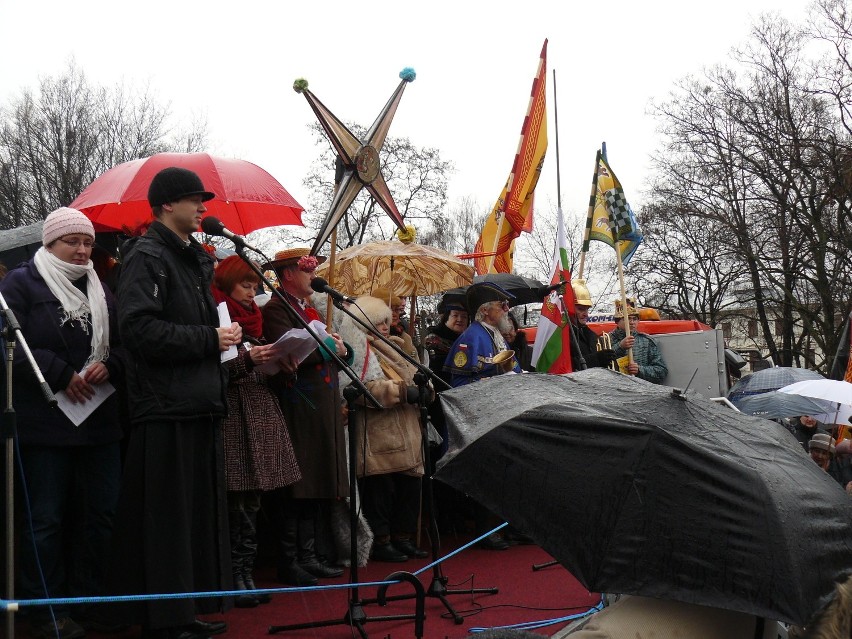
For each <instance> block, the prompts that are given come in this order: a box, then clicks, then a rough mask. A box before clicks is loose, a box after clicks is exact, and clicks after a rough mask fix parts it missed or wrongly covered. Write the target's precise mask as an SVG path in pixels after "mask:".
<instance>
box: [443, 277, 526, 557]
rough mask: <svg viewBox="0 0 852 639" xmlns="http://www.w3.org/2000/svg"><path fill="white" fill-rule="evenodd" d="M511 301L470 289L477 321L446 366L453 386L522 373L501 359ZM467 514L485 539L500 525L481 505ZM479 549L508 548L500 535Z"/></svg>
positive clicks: (487, 286) (485, 288)
mask: <svg viewBox="0 0 852 639" xmlns="http://www.w3.org/2000/svg"><path fill="white" fill-rule="evenodd" d="M512 298H513V296H512V294H511V293H508V292H507V291H505V290H504V289H503V288H502V287H500V286H498V285H497V284H493V283H491V282H479V283H477V284H472V285H471V286H469V287H468V289H467V293H466V294H465V304H466V306H467V310H468V313H469V315H471V316H473V318H474V320H473V322H471V324H470V326H469V327H468V328H467V329H466V330H465V331H464V332H463V333H462V334H461V335H459V337H458V339H457V340H456V341H455V343H454V344H453V347H452V348H451V349H450V352H449V354H448V355H447V359H446V361H445V362H444V371H446V372H448V373H449V374H450V385H452V386H453V387H456V386H464V385H465V384H470V383H471V382H475V381H478V380H480V379H484V378H486V377H494V376H495V375H500V374H502V373H506V372H508V371H509V370H511V371H514V372H515V373H520V372H521V366H520V364H519V363H518V360H517V358H516V357H515V356H514V355H513V356H512V357H511V358H510V359H506V360H505V361H502V362H501V361H500V358H499V357H498V355H499V353H502V352H504V351H507V350H509V348H508V346H507V344H506V339H505V338H504V337H503V335H502V333H503V332H507V331H508V330H509V329H511V328H512V322H511V321H510V320H509V318H508V314H509V300H510V299H512ZM495 359H496V360H497V361H495ZM468 512H469V513H470V514H471V515H472V517H473V520H474V527H475V531H476V534H477V535H484V534H485V533H486V532H488V531H489V530H490V529H491V528H493V527H494V526H495V524H496V523H497V519H496V517H495V516H494V515H493V514H492V513H490V512H489V511H488V510H487V509H486V508H485V507H484V506H482V505H481V504H478V503H475V502H474V503H472V504H471V505H470V506H469V508H468ZM479 547H480V548H485V549H487V550H506V549H507V548H508V547H509V544H508V542H507V541H506V540H505V539H504V538H503V536H502V535H501V534H500V533H499V532H492V533H491V534H489V535H488V536H487V537H485V538H484V539H483V540H482V541H480V542H479Z"/></svg>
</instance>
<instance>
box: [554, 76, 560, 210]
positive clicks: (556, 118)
mask: <svg viewBox="0 0 852 639" xmlns="http://www.w3.org/2000/svg"><path fill="white" fill-rule="evenodd" d="M553 129H554V132H555V133H556V208H558V209H559V210H560V211H562V180H561V179H560V175H559V106H558V105H557V104H556V69H553Z"/></svg>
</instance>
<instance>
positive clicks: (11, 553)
mask: <svg viewBox="0 0 852 639" xmlns="http://www.w3.org/2000/svg"><path fill="white" fill-rule="evenodd" d="M0 314H2V316H3V317H4V318H5V322H4V324H3V329H2V331H0V338H2V340H3V341H5V342H6V408H5V409H4V411H3V418H2V420H0V433H2V437H3V440H4V449H5V453H6V454H5V456H4V464H5V466H4V467H5V473H4V476H5V492H4V497H5V500H6V501H5V503H6V512H5V515H6V526H5V530H4V534H5V542H6V543H5V549H4V556H3V558H4V560H5V561H6V570H5V586H6V587H5V589H4V593H5V597H6V600H7V601H11V600H12V599H14V596H15V542H14V540H15V524H14V521H15V517H14V515H15V501H14V500H15V490H14V487H15V474H14V466H15V438H16V437H17V435H18V432H17V416H16V414H15V409H14V407H13V405H12V364H13V363H14V359H15V341H16V340H17V341H19V342H20V344H21V349H22V350H23V351H24V354H25V355H26V356H27V360H28V361H29V363H30V367H31V368H32V370H33V373H35V376H36V379H37V380H38V382H39V384H40V385H41V392H42V394H43V395H44V399H45V401H46V402H47V403H48V404H49V405H50V406H56V397H54V395H53V391H51V390H50V386H49V385H48V384H47V382H46V381H45V380H44V376H43V375H42V374H41V369H39V367H38V364H36V361H35V358H34V357H33V354H32V351H30V347H29V345H28V344H27V341H26V340H25V339H24V336H23V334H22V333H21V325H20V324H18V320H17V318H16V317H15V314H14V313H13V312H12V309H11V308H9V306H8V304H6V299H5V298H4V297H3V295H2V294H0ZM15 610H17V606H16V605H10V606H9V607H8V609H7V611H6V634H5V636H6V637H9V638H10V639H11V638H12V637H14V636H15Z"/></svg>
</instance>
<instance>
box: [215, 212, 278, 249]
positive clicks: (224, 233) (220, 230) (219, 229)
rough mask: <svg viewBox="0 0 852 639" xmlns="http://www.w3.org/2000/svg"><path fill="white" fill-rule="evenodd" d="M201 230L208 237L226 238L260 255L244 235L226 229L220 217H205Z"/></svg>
mask: <svg viewBox="0 0 852 639" xmlns="http://www.w3.org/2000/svg"><path fill="white" fill-rule="evenodd" d="M201 230H202V231H204V232H205V233H207V235H216V236H218V237H226V238H228V239H229V240H231V241H232V242H233V243H234V244H236V245H237V246H241V247H242V248H247V249H249V250H250V251H254V252H255V253H260V251H258V250H257V249H256V248H254V247H253V246H252V245H251V244H249V243H248V242H246V240H245V238H244V237H243V236H242V235H237V234H236V233H234V232H233V231H229V230H228V229H227V228H225V225H224V224H222V222H221V220H220V219H219V218H218V217H212V216H211V217H205V218H204V219H203V220H201ZM261 255H263V253H261Z"/></svg>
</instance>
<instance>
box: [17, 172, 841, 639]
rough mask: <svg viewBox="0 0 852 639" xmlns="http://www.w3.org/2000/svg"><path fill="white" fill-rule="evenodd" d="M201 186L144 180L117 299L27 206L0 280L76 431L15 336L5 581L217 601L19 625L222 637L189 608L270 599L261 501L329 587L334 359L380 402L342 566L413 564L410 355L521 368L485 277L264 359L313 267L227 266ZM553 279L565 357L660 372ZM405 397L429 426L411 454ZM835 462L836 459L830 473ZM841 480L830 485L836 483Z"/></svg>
mask: <svg viewBox="0 0 852 639" xmlns="http://www.w3.org/2000/svg"><path fill="white" fill-rule="evenodd" d="M212 197H213V193H211V192H209V191H207V190H206V189H205V187H204V184H203V183H202V181H201V179H200V178H199V177H198V176H197V175H196V174H195V173H193V172H191V171H188V170H186V169H182V168H177V167H172V168H168V169H165V170H163V171H161V172H159V173H158V174H157V175H156V176H154V177H153V179H152V182H151V184H150V189H149V193H148V200H149V203H150V205H151V209H152V215H153V222H152V223H151V224H150V225H149V226H148V227H147V230H146V231H145V232H144V234H141V235H139V236H137V237H133V238H131V239H130V240H128V241H127V242H126V243H125V245H124V246H123V247H122V259H121V264H120V273H119V272H118V271H115V270H114V271H113V272H112V273H111V276H112V279H113V280H114V281H117V291H116V294H115V295H113V292H112V291H111V289H110V287H109V286H107V285H105V284H103V283H102V281H101V278H99V277H98V274H97V272H96V270H95V267H94V261H93V260H92V252H93V250H94V249H95V246H94V241H95V233H94V228H93V226H92V223H91V222H90V221H89V219H88V218H87V217H86V216H85V215H84V214H83V213H81V212H79V211H76V210H74V209H70V208H60V209H57V210H56V211H54V212H52V213H51V214H50V215H49V216H48V217H47V219H46V220H45V223H44V230H43V247H42V248H41V249H40V250H39V251H38V252H37V254H36V255H35V257H34V258H33V259H32V260H30V261H29V262H27V263H26V264H23V265H21V266H19V267H17V268H14V269H12V270H10V271H9V273H8V275H7V276H6V277H5V278H4V279H3V280H2V282H0V292H2V294H3V296H4V297H5V299H6V301H7V303H8V305H9V307H10V308H11V309H12V310H13V311H14V312H15V314H16V315H17V317H18V319H19V321H20V324H21V326H22V331H23V334H24V336H25V338H26V340H27V343H28V345H29V348H30V349H31V351H32V353H33V355H34V358H35V362H36V364H37V366H38V368H39V370H40V371H41V373H42V374H43V376H44V379H45V381H46V383H47V385H48V386H49V387H50V389H51V390H52V391H53V392H55V393H57V394H59V395H60V398H61V399H62V401H63V402H67V404H68V405H69V406H72V407H76V408H77V409H81V408H82V410H83V416H82V417H80V418H79V420H78V421H77V423H75V421H72V417H71V415H72V414H76V411H70V410H63V411H59V410H56V409H54V408H51V407H50V406H49V405H48V403H47V402H46V401H45V398H44V397H43V393H42V386H41V383H40V381H39V380H38V379H37V377H36V376H35V375H34V372H33V370H32V369H31V368H30V364H29V361H28V359H27V358H26V357H25V356H24V354H23V352H21V348H22V345H21V344H18V346H17V348H18V352H16V357H15V362H14V364H15V376H16V377H15V402H16V405H15V408H16V410H17V412H18V415H19V422H20V424H21V427H20V429H19V450H20V462H21V466H22V468H23V476H24V482H23V484H24V486H25V488H26V499H24V500H21V503H23V504H25V505H26V506H27V508H28V509H29V512H27V513H26V514H23V513H22V514H21V515H20V516H19V518H18V519H19V523H20V531H21V534H20V539H21V543H20V544H19V561H18V575H17V583H18V588H17V592H18V594H19V596H20V597H21V598H23V599H40V598H43V597H46V596H49V597H73V596H98V595H107V594H114V595H116V594H117V595H125V594H126V595H138V594H148V593H175V592H193V591H213V592H218V591H230V590H234V591H236V592H237V593H238V595H237V596H236V597H235V598H233V601H232V600H231V599H230V598H224V597H204V598H200V599H192V598H168V599H145V600H134V601H128V602H123V603H120V604H113V605H111V606H109V607H101V608H98V607H88V608H81V609H74V610H72V609H70V608H68V607H64V606H55V607H52V608H35V609H33V610H32V611H31V612H30V614H29V623H30V626H31V629H32V635H33V636H34V637H36V638H41V637H44V638H47V637H58V638H60V639H78V638H79V637H82V636H84V634H85V631H86V629H88V628H90V629H95V630H100V631H106V630H110V629H118V628H123V627H126V626H127V625H129V624H135V625H140V626H141V627H142V636H143V637H144V638H145V639H201V638H203V637H209V636H211V635H214V634H218V633H221V632H223V631H224V630H225V628H226V626H225V623H224V622H221V621H213V622H211V621H202V620H200V619H199V618H198V617H197V615H199V614H206V613H212V612H221V611H223V610H225V609H226V608H227V607H228V606H230V605H232V604H233V605H236V606H238V607H254V606H257V605H260V604H263V603H267V602H268V601H269V600H270V599H269V596H268V595H264V594H261V593H258V592H256V591H257V586H256V584H255V578H254V567H255V565H256V563H257V561H258V554H259V550H258V547H259V541H258V536H259V534H258V520H259V515H260V513H264V514H265V515H266V520H268V522H269V526H270V529H271V536H272V538H273V540H274V545H275V553H276V562H277V565H276V568H277V570H276V578H277V580H278V582H279V583H281V584H285V585H293V586H313V585H316V584H317V583H318V580H319V579H324V578H335V577H339V576H341V575H342V573H343V570H342V568H341V567H340V566H341V565H345V563H346V562H347V561H348V560H350V559H351V558H350V557H348V555H346V553H345V552H341V551H340V548H345V547H346V544H345V539H343V538H345V537H346V535H348V534H349V530H348V515H347V513H346V512H345V505H344V504H345V500H346V499H347V498H348V497H349V495H350V483H349V470H348V460H347V450H348V442H347V436H348V434H347V410H348V408H349V407H348V406H347V403H346V402H345V401H344V400H343V392H344V390H345V389H346V388H347V387H348V386H350V385H351V384H354V383H355V381H354V379H353V377H350V375H349V374H346V373H345V371H344V369H343V366H347V367H348V370H349V371H351V372H353V373H354V375H355V376H357V379H358V380H360V382H361V383H362V384H363V386H364V387H366V389H367V391H368V392H369V393H370V394H371V395H372V396H373V397H375V398H376V399H378V401H379V402H380V404H381V406H382V407H381V408H377V407H375V406H373V405H372V404H370V402H368V401H366V399H365V398H364V397H363V396H360V397H359V398H358V399H357V400H356V401H357V402H358V404H357V409H356V408H355V405H354V404H352V405H351V406H352V413H353V414H354V415H355V416H356V418H355V419H354V420H353V421H354V423H355V431H354V432H355V437H356V438H357V441H356V442H355V447H354V448H355V450H356V451H357V454H356V460H355V461H356V463H355V477H356V478H357V489H358V498H359V500H360V503H361V507H362V509H363V519H364V520H365V521H363V522H362V523H363V525H364V529H363V530H361V531H360V532H359V535H361V539H362V540H363V539H367V544H368V546H367V547H366V548H364V549H363V550H364V556H363V557H362V556H361V555H359V557H358V558H357V559H356V560H357V561H358V562H359V563H361V562H362V561H366V560H367V555H369V558H371V559H372V560H374V561H384V562H394V563H397V562H398V563H402V562H405V561H408V560H410V559H413V558H424V557H426V556H427V555H428V553H427V552H426V551H424V550H422V549H421V548H420V547H419V545H418V538H419V535H418V530H419V528H420V526H421V523H420V520H421V502H422V491H423V477H424V475H426V476H429V475H431V474H432V472H434V468H435V462H436V461H437V459H439V458H440V457H441V456H442V455H443V454H444V453H445V452H446V451H447V447H448V442H449V433H448V429H447V424H446V421H445V418H444V415H443V413H442V410H441V405H440V403H439V402H435V401H432V400H433V399H434V396H435V394H436V392H440V391H441V390H442V388H441V387H440V386H438V385H437V384H432V385H430V387H429V388H428V389H427V391H426V392H424V390H423V386H422V385H421V386H418V385H417V384H416V383H415V381H416V380H415V373H416V372H417V366H418V365H419V364H420V361H421V359H422V360H424V361H426V360H427V358H428V367H429V368H430V369H431V370H432V371H434V373H435V374H436V375H437V376H438V377H439V378H440V379H441V380H443V382H444V383H445V385H446V386H448V387H458V386H463V385H467V384H472V383H476V382H478V381H480V380H482V379H485V378H489V377H493V376H496V375H502V374H506V373H522V372H523V371H532V370H534V367H533V365H532V362H531V359H532V348H531V345H530V344H528V343H527V339H526V333H525V332H524V331H522V330H521V329H520V326H519V324H518V320H517V318H516V317H515V316H514V315H513V314H512V313H511V312H510V304H511V302H512V295H511V294H510V293H508V292H507V291H505V290H504V289H502V288H501V287H500V286H497V285H495V284H493V283H489V282H483V283H478V284H474V285H471V286H470V287H468V289H467V291H466V294H465V299H464V303H462V302H460V301H458V300H457V299H455V298H445V300H444V301H442V303H441V304H440V306H439V309H438V310H439V313H440V318H439V320H438V321H437V323H436V324H435V325H434V326H432V327H431V328H430V329H429V330H428V331H427V333H426V335H425V336H424V339H423V344H422V346H421V345H418V344H416V343H415V342H414V340H412V337H411V332H410V331H409V330H408V329H409V326H408V324H407V322H406V319H405V318H404V311H405V302H404V300H403V299H401V298H399V297H398V296H397V295H394V294H393V292H392V291H387V290H378V289H377V290H374V291H373V292H372V294H371V295H366V296H361V297H359V298H357V300H355V302H354V303H353V304H352V305H351V308H350V309H349V310H350V312H351V314H349V313H347V314H345V315H343V316H342V318H339V319H338V321H337V323H336V327H337V329H336V331H335V330H334V329H333V328H332V327H328V329H329V331H330V332H329V333H328V334H327V336H325V337H324V339H323V340H322V343H321V344H317V347H316V348H314V349H313V350H312V351H311V352H310V354H308V355H307V356H305V357H303V358H297V357H295V356H293V355H292V354H290V353H287V352H283V353H282V350H281V349H280V348H278V346H277V344H276V342H277V341H278V340H279V339H280V338H281V337H282V336H284V335H285V334H287V333H288V332H289V331H291V329H296V328H300V327H302V326H303V325H305V324H308V323H310V322H312V321H314V320H323V317H322V316H321V315H320V312H319V311H318V310H317V308H315V307H314V306H313V305H312V303H311V295H312V293H313V290H312V288H311V281H312V279H313V278H314V276H315V271H316V268H317V266H318V265H319V264H321V263H322V262H323V261H324V259H325V258H323V257H321V256H314V255H310V252H309V250H308V249H307V248H301V247H297V248H290V249H286V250H282V251H279V252H278V253H277V254H276V255H275V258H274V259H273V260H271V261H270V262H269V263H267V264H262V265H254V264H249V263H248V262H246V261H245V260H244V259H243V258H242V257H240V256H232V257H229V258H227V259H224V260H223V261H221V262H218V263H217V261H216V259H215V256H214V255H212V254H211V252H210V251H208V250H205V248H204V247H203V246H202V245H201V244H199V242H198V241H197V240H196V239H195V238H194V237H193V233H195V232H196V231H197V230H198V228H199V225H200V222H201V218H202V216H203V214H204V213H205V211H206V207H205V202H207V201H208V200H210V199H211V198H212ZM264 270H265V271H271V272H274V274H275V277H276V279H277V286H278V288H277V291H276V294H275V295H272V296H271V298H270V299H269V301H268V302H266V303H265V304H264V305H263V306H262V307H260V306H258V304H257V303H256V297H257V295H258V292H259V291H261V290H262V279H261V277H260V275H259V272H260V271H264ZM572 285H573V287H574V293H575V298H576V311H577V312H576V317H575V318H573V321H574V322H575V324H574V331H575V335H576V336H577V339H576V340H575V341H576V348H577V361H578V362H584V366H589V367H613V366H617V367H619V368H620V370H622V371H623V372H627V373H630V374H633V375H636V376H638V377H640V378H642V379H645V380H647V381H650V382H654V383H659V382H660V381H661V380H663V379H664V378H665V376H666V374H667V368H666V364H665V362H664V361H663V358H662V356H661V354H660V351H659V348H658V346H657V344H656V342H655V341H654V339H653V338H652V337H650V336H648V335H646V334H644V333H640V332H637V328H638V313H637V310H636V307H635V304H633V302H632V301H630V300H629V301H628V304H627V305H626V306H623V305H622V304H620V303H618V304H617V306H616V309H615V311H616V312H615V317H616V319H617V324H618V326H617V328H616V329H615V330H614V331H613V332H612V333H611V334H609V335H608V337H607V338H606V339H605V340H603V341H599V339H598V337H597V335H596V334H595V333H594V332H593V331H592V330H591V329H590V328H589V327H588V326H587V320H588V311H589V309H590V308H591V306H592V305H593V304H592V300H591V296H590V295H589V292H588V289H587V288H586V286H585V283H584V282H583V281H582V280H578V281H575V282H574V283H573V284H572ZM222 317H227V318H229V319H228V320H227V321H224V322H223V321H222ZM627 330H629V335H627V333H626V331H627ZM418 347H419V348H418ZM424 395H426V396H427V397H426V401H425V403H426V404H428V415H429V422H430V426H431V427H434V431H435V435H434V437H432V436H430V437H429V440H430V441H429V444H427V445H428V446H430V447H428V448H427V447H425V446H424V442H423V433H424V432H426V430H425V428H424V427H423V423H422V418H421V411H420V406H421V404H423V403H424ZM808 428H811V426H810V425H809V424H808V423H807V422H805V421H802V422H801V423H800V424H796V425H795V433H796V434H797V437H800V441H803V442H804V443H805V444H806V445H807V446H808V448H809V450H810V454H811V455H812V457H813V458H814V460H815V461H816V462H817V463H818V464H820V466H821V467H823V468H824V469H825V470H826V471H827V472H833V471H832V470H831V469H832V464H835V461H834V460H833V459H832V457H831V455H832V454H833V453H834V449H835V442H834V440H833V439H831V437H830V436H829V435H828V434H823V433H812V432H807V429H808ZM800 431H801V432H800ZM803 438H804V439H803ZM848 444H849V441H848V440H847V441H846V442H844V445H845V446H848ZM835 465H838V464H835ZM838 468H839V465H838ZM848 471H849V467H848V464H847V465H846V466H845V470H838V471H837V472H839V473H841V472H848ZM843 477H844V478H842V481H843V482H844V485H846V486H847V488H849V489H850V490H852V477H848V476H846V475H844V476H843ZM838 481H841V479H838ZM442 491H443V492H442ZM436 494H437V496H438V498H437V500H436V502H437V503H436V505H435V509H436V511H437V513H428V514H429V515H432V516H436V517H437V516H440V515H442V514H444V516H445V521H446V511H452V510H453V508H454V507H458V506H459V504H462V506H461V509H462V510H463V511H464V512H465V513H466V514H467V515H469V516H470V518H471V519H472V525H473V528H474V531H475V532H476V533H479V534H480V536H481V535H484V534H485V533H486V532H488V531H489V530H491V529H492V528H493V527H494V525H495V524H497V523H499V522H498V521H497V520H496V518H495V517H494V516H493V515H492V514H491V513H489V512H488V511H487V510H485V509H484V508H482V507H481V506H478V505H477V504H475V503H471V502H470V501H469V500H467V498H466V497H465V496H464V495H458V494H453V491H451V490H449V489H448V488H446V487H443V488H440V489H438V490H436ZM466 500H467V501H466ZM442 509H444V513H442ZM362 533H363V534H362ZM512 541H514V542H516V543H529V541H530V540H529V538H528V537H527V536H526V535H524V534H523V531H516V530H512V529H511V528H510V529H509V533H508V534H507V535H506V536H503V535H501V534H499V533H493V534H491V535H488V536H487V537H485V538H484V539H483V540H482V541H481V546H482V547H484V548H487V549H490V550H505V549H506V548H508V547H509V545H510V543H511V542H512ZM71 548H73V549H74V551H73V552H70V550H69V549H71Z"/></svg>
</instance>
